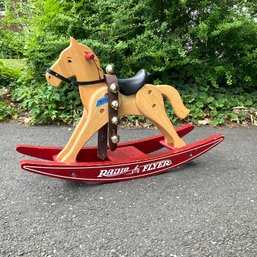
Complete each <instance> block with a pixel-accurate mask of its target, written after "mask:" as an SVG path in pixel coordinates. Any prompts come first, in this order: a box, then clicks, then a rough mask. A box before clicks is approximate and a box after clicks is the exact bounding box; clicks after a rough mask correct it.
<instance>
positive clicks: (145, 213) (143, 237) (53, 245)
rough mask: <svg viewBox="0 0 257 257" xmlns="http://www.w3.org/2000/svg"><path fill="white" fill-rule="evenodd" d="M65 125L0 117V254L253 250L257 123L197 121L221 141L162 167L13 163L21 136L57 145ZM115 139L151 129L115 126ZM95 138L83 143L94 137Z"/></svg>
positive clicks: (146, 256)
mask: <svg viewBox="0 0 257 257" xmlns="http://www.w3.org/2000/svg"><path fill="white" fill-rule="evenodd" d="M72 130H73V128H71V127H67V126H31V127H25V126H23V125H19V124H3V123H0V158H1V159H0V160H1V168H0V172H1V177H0V256H1V257H5V256H10V257H16V256H26V257H27V256H31V257H38V256H48V257H50V256H51V257H55V256H58V257H79V256H83V257H84V256H85V257H87V256H88V257H121V256H123V257H150V256H151V257H159V256H167V257H190V256H197V257H203V256H212V257H218V256H221V257H223V256H224V257H234V256H238V257H239V256H240V257H244V256H245V257H256V256H257V158H256V157H257V127H248V128H245V127H239V128H234V129H230V128H224V129H214V128H210V127H202V128H196V129H195V130H194V131H193V132H191V133H190V134H189V135H188V136H187V137H186V138H185V140H186V142H194V141H197V140H200V139H202V138H205V137H208V136H210V135H212V134H215V133H221V134H224V135H225V140H224V141H223V142H222V143H221V144H220V145H218V146H217V147H215V148H214V149H212V150H211V151H210V152H208V153H206V154H204V155H203V156H201V157H199V158H197V159H196V160H195V161H193V162H191V163H189V164H187V165H184V166H181V167H180V168H178V169H176V170H174V171H170V172H167V173H163V174H161V175H157V176H153V177H148V178H143V179H137V180H132V181H126V182H119V183H109V184H108V183H106V184H90V183H84V184H83V183H75V182H69V181H64V180H58V179H53V178H48V177H43V176H40V175H36V174H32V173H28V172H25V171H22V170H21V169H20V167H19V160H21V159H26V158H28V157H26V156H22V155H21V154H19V153H16V151H15V145H16V144H20V143H25V144H34V145H55V146H63V145H65V144H66V142H67V140H68V139H69V137H70V135H71V133H72ZM119 132H120V133H119V134H120V136H121V139H122V141H130V140H133V139H138V138H144V137H147V136H150V135H154V134H158V131H157V130H154V129H133V130H132V129H122V128H121V129H119ZM95 141H96V139H95V138H94V139H93V140H91V141H90V142H89V144H91V145H93V144H95Z"/></svg>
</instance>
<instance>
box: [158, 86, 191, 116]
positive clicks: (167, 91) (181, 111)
mask: <svg viewBox="0 0 257 257" xmlns="http://www.w3.org/2000/svg"><path fill="white" fill-rule="evenodd" d="M157 87H158V88H159V90H160V91H161V93H162V95H164V96H165V97H167V98H168V99H169V102H170V104H171V106H172V108H173V110H174V112H175V114H176V115H177V117H179V118H180V119H183V118H185V117H186V116H187V115H188V114H189V112H190V110H189V109H187V108H186V107H185V105H184V104H183V101H182V99H181V97H180V94H179V92H178V91H177V90H176V89H175V88H174V87H172V86H168V85H158V86H157Z"/></svg>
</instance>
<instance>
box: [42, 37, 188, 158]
mask: <svg viewBox="0 0 257 257" xmlns="http://www.w3.org/2000/svg"><path fill="white" fill-rule="evenodd" d="M88 53H90V54H92V55H91V58H92V56H93V58H92V59H85V54H88ZM50 69H51V70H52V71H54V72H56V73H57V74H61V75H62V76H63V77H65V78H70V77H74V76H75V77H76V80H77V81H88V82H89V83H90V81H94V84H92V85H87V86H83V85H81V86H79V93H80V98H81V101H82V103H83V106H84V111H83V114H82V117H81V119H80V121H79V123H78V125H77V126H76V128H75V130H74V132H73V134H72V136H71V138H70V140H69V142H68V143H67V145H66V146H65V147H64V149H63V150H62V151H61V152H60V153H59V154H58V156H57V160H59V161H61V162H69V163H71V162H75V161H76V157H77V154H78V152H79V151H80V150H81V148H82V147H83V146H84V144H85V143H86V142H87V141H88V140H89V139H90V137H92V136H93V135H94V134H95V132H96V131H98V130H99V129H100V128H101V127H102V126H104V125H105V124H106V123H107V122H108V104H101V105H100V106H98V105H97V104H96V103H97V102H98V101H99V99H103V98H104V97H105V95H106V94H107V85H106V83H105V82H100V81H101V80H102V79H103V78H104V73H103V71H102V70H101V69H100V62H99V59H98V58H97V56H96V55H95V54H94V52H93V51H92V50H91V49H90V48H89V47H87V46H85V45H82V44H79V43H78V42H77V41H76V40H75V39H73V38H71V43H70V46H69V47H67V48H66V49H65V50H64V51H63V52H62V53H61V54H60V57H59V59H58V60H57V61H56V62H55V63H54V64H53V65H52V66H51V68H50ZM46 79H47V81H48V83H49V84H51V85H52V86H59V85H60V83H61V79H60V78H58V77H56V76H53V75H52V74H50V73H48V72H47V73H46ZM98 80H99V83H97V81H98ZM163 95H164V96H166V97H167V98H168V99H169V101H170V102H171V105H172V107H173V109H174V111H175V114H176V115H177V116H178V117H180V118H185V117H186V116H187V115H188V113H189V110H188V109H187V108H186V107H185V106H184V104H183V102H182V100H181V97H180V95H179V93H178V91H177V90H176V89H175V88H173V87H171V86H168V85H159V86H153V85H150V84H146V85H144V86H143V87H142V88H141V89H140V90H139V91H138V92H137V93H136V94H134V95H129V96H126V95H123V94H121V93H119V104H120V107H119V116H125V115H143V116H145V117H146V118H148V119H149V120H150V121H151V122H152V123H153V124H154V125H155V126H156V127H157V128H158V129H159V130H160V131H161V133H162V134H163V135H164V137H165V142H166V143H167V144H169V145H172V146H174V147H183V146H185V143H184V141H183V140H182V139H181V138H180V137H179V136H178V135H177V133H176V131H175V129H174V127H173V125H172V124H171V122H170V120H169V118H168V116H167V114H166V111H165V106H164V102H163Z"/></svg>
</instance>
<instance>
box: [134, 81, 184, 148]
mask: <svg viewBox="0 0 257 257" xmlns="http://www.w3.org/2000/svg"><path fill="white" fill-rule="evenodd" d="M136 104H137V107H138V109H139V110H140V112H141V113H142V115H144V116H145V117H146V118H148V119H149V120H150V121H151V122H152V123H153V124H154V125H155V126H156V127H157V128H158V129H159V130H160V131H161V133H162V134H163V135H164V137H165V142H166V143H167V144H170V145H172V146H174V147H182V146H185V145H186V144H185V142H184V141H183V140H182V139H181V138H180V137H179V136H178V134H177V132H176V130H175V129H174V127H173V125H172V124H171V122H170V119H169V118H168V116H167V114H166V111H165V106H164V101H163V97H162V93H161V92H160V90H159V89H158V88H157V87H155V86H153V85H145V86H144V87H142V88H141V89H140V90H139V91H138V92H137V94H136Z"/></svg>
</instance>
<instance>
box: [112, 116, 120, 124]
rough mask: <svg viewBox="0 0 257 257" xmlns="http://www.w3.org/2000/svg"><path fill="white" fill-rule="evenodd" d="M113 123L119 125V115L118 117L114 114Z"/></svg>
mask: <svg viewBox="0 0 257 257" xmlns="http://www.w3.org/2000/svg"><path fill="white" fill-rule="evenodd" d="M111 123H112V124H113V125H116V126H117V125H118V123H119V119H118V117H116V116H113V117H112V119H111Z"/></svg>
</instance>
